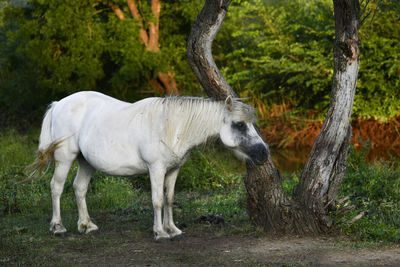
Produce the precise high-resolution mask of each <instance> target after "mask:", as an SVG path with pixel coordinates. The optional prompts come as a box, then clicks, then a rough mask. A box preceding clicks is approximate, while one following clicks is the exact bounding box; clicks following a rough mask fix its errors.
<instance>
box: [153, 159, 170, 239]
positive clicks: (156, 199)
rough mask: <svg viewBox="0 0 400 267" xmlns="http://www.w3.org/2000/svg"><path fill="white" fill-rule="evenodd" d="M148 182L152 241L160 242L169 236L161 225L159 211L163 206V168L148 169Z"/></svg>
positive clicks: (164, 171)
mask: <svg viewBox="0 0 400 267" xmlns="http://www.w3.org/2000/svg"><path fill="white" fill-rule="evenodd" d="M149 169H150V182H151V198H152V201H153V208H154V226H153V231H154V239H155V240H160V239H165V238H170V235H169V234H168V233H167V232H165V230H164V227H163V225H162V223H161V221H162V220H161V219H162V218H161V216H162V215H161V209H162V206H163V198H164V190H163V189H164V178H165V173H166V170H165V168H164V167H163V166H151V167H150V168H149Z"/></svg>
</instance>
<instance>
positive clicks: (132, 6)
mask: <svg viewBox="0 0 400 267" xmlns="http://www.w3.org/2000/svg"><path fill="white" fill-rule="evenodd" d="M107 4H108V6H109V7H110V8H111V9H112V10H113V11H114V13H115V15H116V16H117V17H118V18H119V19H121V20H125V19H126V17H125V15H124V12H123V11H122V9H121V8H120V7H119V6H118V5H116V4H114V3H112V2H108V3H107ZM127 4H128V8H129V11H130V13H131V16H132V18H134V19H135V20H137V21H138V23H139V26H140V40H141V41H142V43H143V44H144V45H145V47H146V49H147V50H148V51H152V52H155V53H157V52H159V51H160V46H159V42H158V37H159V21H160V12H161V2H160V0H152V1H151V10H152V13H153V16H154V20H153V21H149V22H148V29H149V30H148V31H146V27H145V25H144V19H143V17H142V15H141V14H140V12H139V9H138V7H137V5H136V2H135V0H127ZM157 76H158V77H157V78H158V79H156V80H151V81H150V84H151V85H152V87H153V88H154V89H155V90H157V91H160V90H161V91H164V93H165V94H167V95H170V94H178V93H179V91H178V87H177V84H176V81H175V78H174V75H173V73H172V72H171V71H167V72H165V73H164V72H158V73H157Z"/></svg>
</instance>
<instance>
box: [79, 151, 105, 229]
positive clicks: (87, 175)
mask: <svg viewBox="0 0 400 267" xmlns="http://www.w3.org/2000/svg"><path fill="white" fill-rule="evenodd" d="M78 163H79V167H78V173H77V174H76V177H75V180H74V191H75V197H76V204H77V206H78V212H79V220H78V231H79V232H81V233H83V232H85V233H86V234H87V233H90V232H92V231H96V230H98V229H99V228H98V227H97V226H96V225H95V224H94V223H93V222H92V221H91V220H90V216H89V213H88V210H87V206H86V192H87V189H88V186H89V182H90V179H91V177H92V175H93V172H94V169H93V167H92V166H90V165H89V163H88V162H87V161H86V160H85V159H84V158H83V156H82V155H81V156H79V157H78Z"/></svg>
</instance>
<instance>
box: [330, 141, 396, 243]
mask: <svg viewBox="0 0 400 267" xmlns="http://www.w3.org/2000/svg"><path fill="white" fill-rule="evenodd" d="M367 152H368V149H366V150H362V151H360V152H355V151H354V148H351V150H350V155H349V159H348V168H347V174H346V176H345V179H344V181H343V184H342V186H341V190H340V192H341V193H340V194H341V195H342V196H349V197H350V200H349V202H346V203H347V204H342V205H340V206H339V207H338V212H337V219H338V224H339V227H340V228H341V230H342V231H343V232H344V233H346V234H347V235H349V236H351V237H353V238H354V239H361V240H365V241H386V242H396V243H397V242H399V241H400V215H399V214H400V162H399V160H398V159H393V160H392V161H390V162H389V161H379V162H376V163H374V164H371V163H369V162H366V160H365V156H366V153H367ZM344 205H346V206H351V205H353V206H354V208H353V209H351V210H350V211H349V212H347V213H344V214H342V213H341V212H340V211H341V209H342V210H346V207H345V208H343V206H344ZM360 213H363V214H365V215H364V216H363V217H362V218H361V219H359V220H356V221H355V222H351V220H352V219H353V218H354V217H355V216H357V215H358V214H360Z"/></svg>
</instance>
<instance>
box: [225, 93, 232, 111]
mask: <svg viewBox="0 0 400 267" xmlns="http://www.w3.org/2000/svg"><path fill="white" fill-rule="evenodd" d="M225 107H226V109H227V110H228V111H229V112H231V111H232V110H233V100H232V97H231V96H230V95H228V97H227V98H226V99H225Z"/></svg>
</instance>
